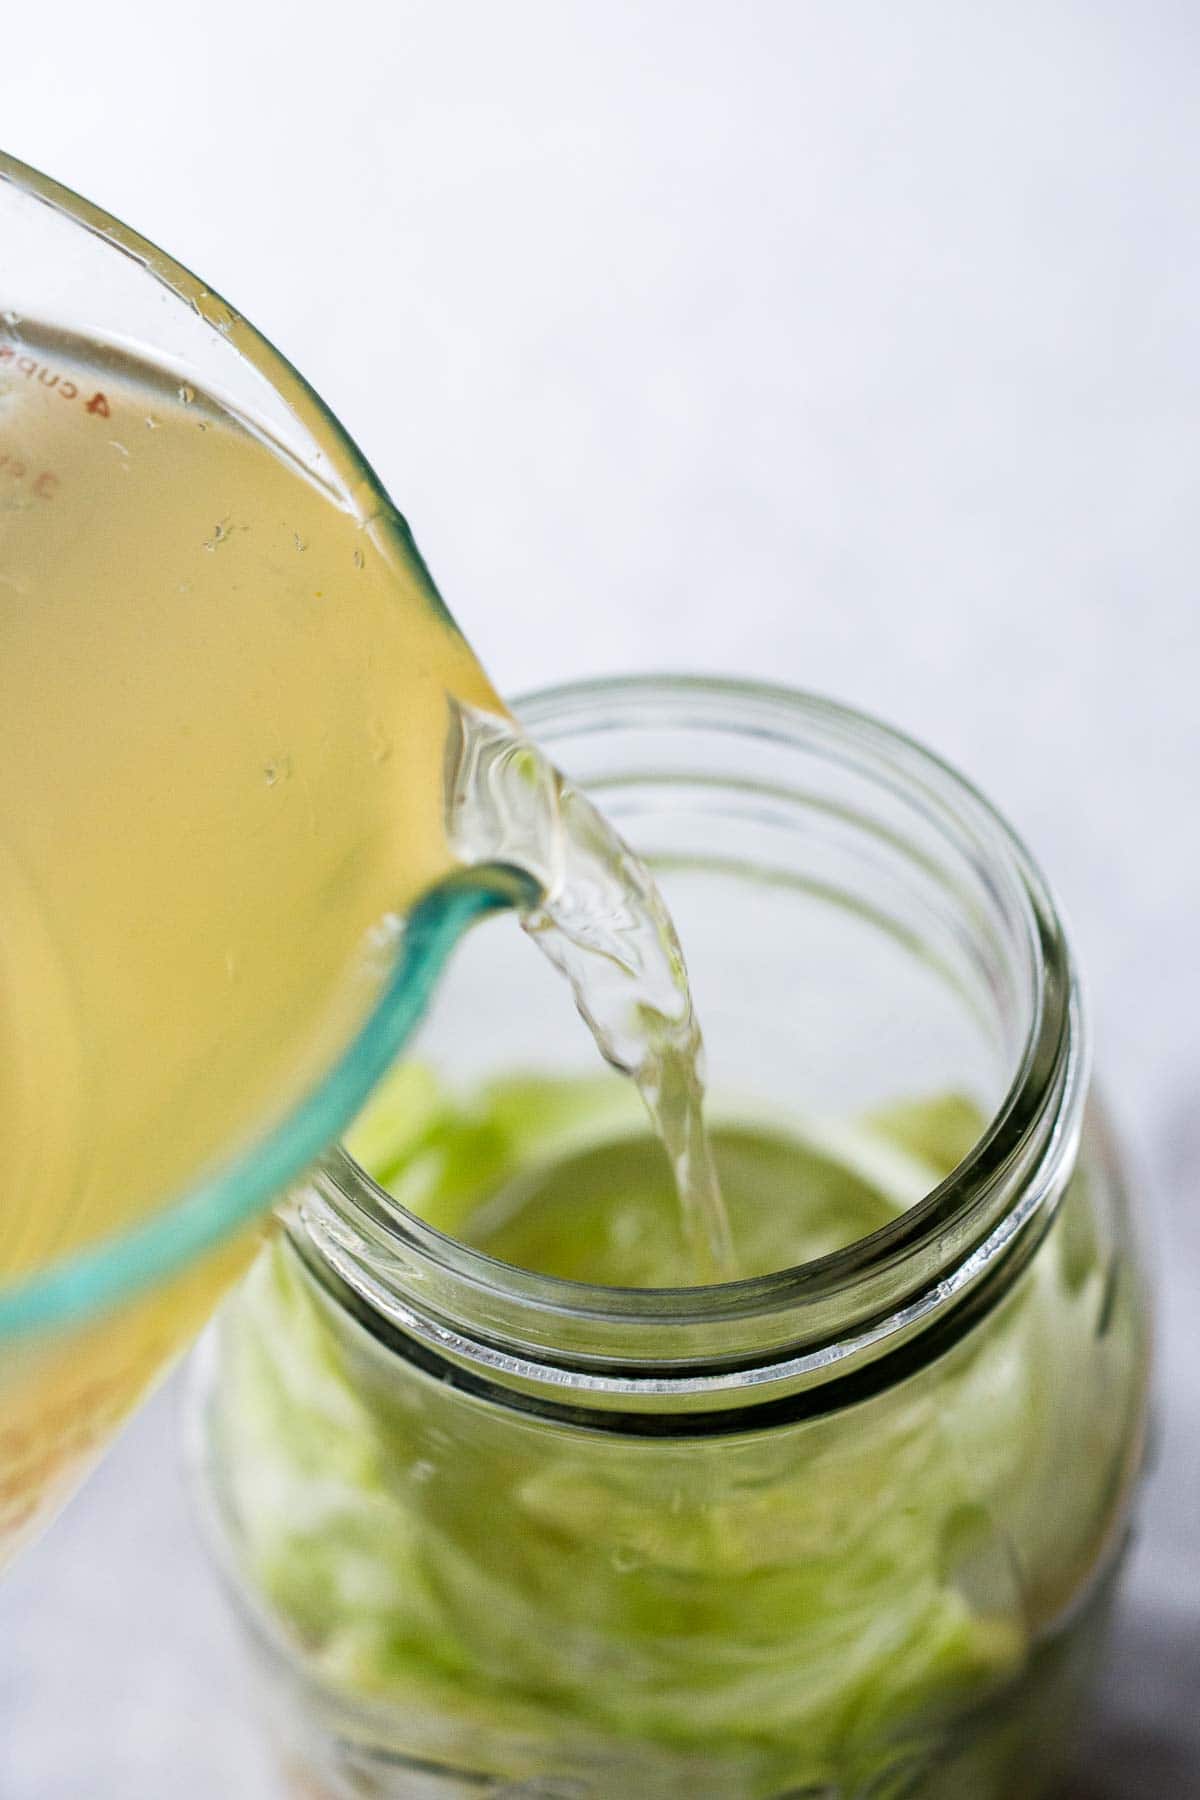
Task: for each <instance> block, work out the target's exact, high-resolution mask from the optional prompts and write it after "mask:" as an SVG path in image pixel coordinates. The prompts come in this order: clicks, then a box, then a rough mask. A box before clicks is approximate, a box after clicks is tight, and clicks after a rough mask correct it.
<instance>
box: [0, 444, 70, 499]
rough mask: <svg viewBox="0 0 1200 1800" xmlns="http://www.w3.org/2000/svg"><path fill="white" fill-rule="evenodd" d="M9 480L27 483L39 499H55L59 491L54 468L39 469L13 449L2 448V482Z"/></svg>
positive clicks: (0, 477) (0, 458)
mask: <svg viewBox="0 0 1200 1800" xmlns="http://www.w3.org/2000/svg"><path fill="white" fill-rule="evenodd" d="M7 481H19V482H23V483H25V484H26V485H27V486H28V487H29V489H30V490H31V492H32V493H33V494H35V495H36V496H37V498H38V499H39V500H53V498H54V496H55V494H56V493H57V491H58V476H57V475H56V474H55V473H54V471H53V470H52V469H39V468H37V467H36V465H31V464H29V463H27V462H25V461H24V460H23V459H22V458H21V457H19V456H14V455H13V453H12V451H11V450H0V483H4V482H7Z"/></svg>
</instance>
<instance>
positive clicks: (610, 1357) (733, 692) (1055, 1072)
mask: <svg viewBox="0 0 1200 1800" xmlns="http://www.w3.org/2000/svg"><path fill="white" fill-rule="evenodd" d="M515 711H516V713H517V716H518V717H519V718H520V719H521V721H522V723H523V725H525V726H526V727H527V728H528V729H529V730H530V732H531V734H535V735H538V736H539V737H541V738H543V739H544V738H546V737H549V738H551V739H553V736H554V733H555V731H556V730H564V731H565V730H567V729H569V731H570V733H571V735H572V737H578V736H581V735H587V734H589V733H597V732H615V731H619V730H621V729H622V728H624V727H628V726H631V725H632V724H633V723H634V721H635V718H636V723H637V725H638V726H639V727H645V726H647V725H652V726H657V727H665V728H672V729H674V728H679V729H683V728H687V727H692V728H699V729H703V730H704V731H706V732H713V731H717V732H726V733H731V734H733V735H736V736H742V737H747V736H750V737H754V738H768V739H774V740H776V741H777V742H782V743H783V744H784V745H785V747H786V745H787V744H788V743H789V742H790V743H792V744H793V745H796V746H798V745H799V744H800V743H801V742H803V743H805V744H806V745H807V746H809V747H810V748H811V747H812V745H813V744H814V743H816V744H817V745H818V746H819V747H820V748H822V749H823V750H826V751H828V752H829V753H830V754H832V755H835V756H837V757H839V758H850V759H852V761H853V764H854V766H855V768H856V769H858V770H859V771H865V772H866V773H867V774H868V775H869V776H871V777H872V778H874V779H877V780H880V781H882V782H884V783H886V784H887V785H888V786H891V787H893V788H895V787H896V785H897V784H898V783H902V784H904V790H905V792H906V793H908V794H915V795H917V796H918V798H919V799H920V801H921V804H922V806H924V807H927V808H929V809H932V810H933V811H934V812H935V813H936V814H937V816H938V818H939V820H940V821H941V822H942V823H943V824H948V825H949V826H951V827H953V828H954V829H955V830H957V832H958V833H959V834H960V836H961V837H962V838H963V840H964V841H966V842H968V843H969V845H970V847H971V853H972V856H973V857H974V859H975V861H976V865H977V867H978V868H979V869H980V870H981V871H982V872H983V873H984V874H985V875H989V874H991V873H996V874H999V873H1000V872H1003V874H1004V875H1005V876H1006V878H1007V880H1008V882H1009V886H1010V889H1011V891H1012V893H1014V894H1016V895H1018V896H1019V898H1020V903H1021V911H1022V915H1023V916H1022V920H1021V924H1022V929H1023V933H1024V939H1025V947H1026V950H1027V952H1028V956H1029V969H1030V973H1031V976H1032V986H1031V1006H1030V1011H1029V1023H1028V1029H1027V1031H1026V1033H1025V1039H1024V1043H1023V1046H1022V1049H1021V1052H1020V1054H1019V1057H1018V1060H1017V1066H1016V1069H1015V1072H1014V1074H1013V1076H1012V1079H1011V1081H1010V1082H1009V1085H1008V1088H1007V1091H1006V1093H1005V1094H1004V1097H1003V1099H1002V1100H1001V1101H1000V1103H999V1104H998V1106H997V1107H996V1108H995V1109H994V1111H993V1113H992V1116H991V1118H990V1119H989V1121H988V1123H987V1125H986V1127H985V1128H984V1130H983V1131H982V1132H981V1134H980V1136H979V1138H978V1139H977V1140H976V1142H975V1144H974V1145H973V1146H972V1148H971V1150H970V1151H969V1153H968V1154H967V1156H966V1157H964V1158H963V1160H962V1161H961V1162H960V1163H959V1164H958V1165H957V1167H956V1168H955V1169H953V1170H952V1171H951V1172H950V1174H949V1175H947V1176H946V1177H945V1179H944V1180H942V1181H941V1182H939V1183H938V1184H937V1186H936V1187H934V1188H933V1189H931V1191H930V1192H929V1193H928V1194H927V1195H926V1196H925V1197H924V1198H923V1199H922V1200H920V1201H918V1202H917V1203H916V1204H914V1205H913V1206H911V1207H910V1208H908V1209H907V1210H906V1211H905V1212H903V1213H901V1214H899V1215H898V1216H897V1217H896V1218H894V1219H893V1220H891V1221H889V1222H888V1223H886V1224H885V1225H883V1226H881V1227H880V1228H878V1229H877V1230H875V1231H873V1232H871V1233H870V1234H868V1235H866V1236H864V1237H862V1238H859V1239H857V1240H855V1241H854V1242H853V1243H851V1244H849V1245H846V1246H844V1247H843V1248H841V1249H837V1250H834V1251H831V1252H829V1253H827V1254H826V1255H823V1256H821V1257H819V1258H816V1259H814V1260H813V1261H810V1262H806V1263H802V1264H799V1265H796V1266H794V1267H790V1268H785V1269H780V1270H775V1271H772V1272H770V1273H769V1274H765V1275H754V1276H749V1277H745V1278H741V1279H739V1280H736V1281H732V1282H725V1283H720V1284H714V1285H710V1286H703V1287H687V1288H617V1287H602V1286H599V1285H593V1284H588V1283H585V1282H579V1281H573V1280H567V1279H564V1278H562V1277H557V1276H548V1275H539V1274H534V1273H532V1272H530V1271H527V1270H523V1269H519V1268H516V1267H514V1266H513V1265H511V1264H507V1263H501V1262H499V1261H497V1260H496V1259H494V1258H493V1257H490V1256H489V1255H487V1254H486V1253H485V1252H483V1251H480V1250H476V1249H473V1248H471V1247H470V1246H468V1245H465V1244H463V1243H461V1242H459V1241H458V1240H455V1239H452V1238H449V1237H447V1236H445V1235H444V1234H443V1233H441V1232H440V1231H438V1230H437V1229H436V1228H435V1227H433V1226H431V1225H429V1224H427V1223H426V1222H425V1221H424V1220H421V1219H420V1218H418V1217H416V1216H415V1215H413V1214H411V1213H408V1212H406V1211H405V1209H403V1208H402V1207H401V1206H400V1205H399V1203H398V1202H396V1201H395V1200H394V1199H392V1198H391V1197H390V1196H389V1195H388V1194H387V1193H386V1192H385V1191H384V1190H383V1189H382V1188H381V1187H379V1186H378V1184H377V1183H375V1182H374V1181H373V1180H372V1178H371V1177H370V1176H369V1175H367V1173H366V1172H365V1171H364V1170H362V1169H361V1168H360V1167H359V1165H358V1164H356V1163H355V1162H354V1161H353V1159H352V1158H351V1157H350V1155H349V1153H348V1152H347V1151H346V1150H345V1149H344V1148H343V1147H342V1146H340V1145H339V1146H336V1147H335V1148H334V1149H333V1150H331V1151H330V1152H329V1153H327V1154H326V1156H325V1157H324V1158H323V1159H322V1161H321V1163H320V1164H319V1165H318V1169H317V1171H316V1172H315V1174H314V1177H313V1180H312V1181H311V1183H309V1184H308V1186H307V1187H306V1188H305V1189H304V1190H302V1192H301V1195H300V1196H299V1197H298V1204H299V1210H300V1213H301V1214H302V1215H303V1221H304V1225H305V1227H306V1229H305V1231H304V1232H303V1233H302V1236H304V1237H308V1238H311V1239H315V1242H316V1243H317V1245H318V1247H319V1248H320V1250H321V1251H322V1255H323V1259H324V1260H325V1261H327V1262H330V1263H332V1264H333V1267H334V1270H335V1272H336V1273H337V1275H338V1276H339V1277H340V1278H341V1280H342V1281H343V1282H345V1283H347V1284H348V1285H349V1287H350V1288H351V1289H352V1290H353V1291H354V1292H356V1293H357V1294H358V1295H359V1298H360V1300H363V1301H365V1302H366V1303H367V1304H368V1305H369V1306H371V1307H373V1308H375V1309H376V1310H378V1311H379V1312H380V1313H381V1314H382V1315H383V1316H384V1317H390V1318H391V1320H392V1322H393V1324H395V1325H398V1326H399V1328H400V1329H401V1330H403V1331H405V1332H411V1331H414V1330H415V1331H416V1333H417V1335H418V1336H423V1337H425V1339H426V1341H427V1343H430V1344H432V1345H434V1346H435V1347H436V1348H438V1350H439V1352H440V1353H441V1354H450V1355H452V1356H453V1357H454V1358H455V1359H458V1358H459V1357H461V1356H466V1358H467V1360H468V1361H472V1360H474V1359H475V1353H476V1352H480V1353H482V1359H483V1361H484V1363H485V1364H486V1365H487V1366H488V1368H489V1369H490V1370H491V1371H492V1373H496V1372H498V1371H499V1372H502V1373H507V1374H509V1375H511V1376H513V1377H514V1378H517V1379H520V1380H522V1381H533V1382H535V1383H537V1382H539V1381H541V1380H542V1379H543V1378H545V1377H547V1376H548V1374H550V1373H551V1371H554V1372H556V1374H555V1376H554V1378H555V1379H557V1380H559V1381H561V1379H562V1375H563V1374H564V1373H567V1374H569V1375H570V1377H571V1379H572V1382H573V1384H574V1385H576V1386H579V1385H582V1386H584V1387H586V1388H588V1389H589V1390H591V1391H592V1392H594V1393H596V1394H598V1395H599V1394H603V1393H606V1392H610V1393H611V1394H612V1395H613V1396H614V1398H616V1397H619V1396H622V1395H628V1394H630V1393H634V1392H642V1391H644V1383H645V1381H646V1379H647V1376H646V1369H647V1367H648V1365H649V1364H650V1363H655V1364H658V1365H660V1370H661V1369H662V1368H665V1367H666V1366H667V1365H669V1367H670V1370H671V1371H672V1373H671V1374H670V1375H669V1376H667V1375H662V1377H661V1385H662V1387H663V1389H664V1391H665V1389H666V1388H668V1387H669V1388H670V1389H671V1390H672V1391H673V1392H675V1393H677V1394H678V1393H681V1392H692V1393H695V1394H696V1395H701V1394H705V1393H710V1392H713V1393H715V1392H720V1391H723V1390H724V1388H725V1387H727V1386H728V1383H729V1378H730V1376H731V1375H734V1376H736V1385H738V1386H739V1387H746V1386H751V1387H753V1386H754V1385H756V1382H757V1381H759V1380H769V1381H771V1382H775V1381H778V1380H779V1379H780V1378H781V1371H782V1370H783V1369H784V1366H785V1365H787V1369H788V1371H790V1373H791V1374H792V1375H794V1376H797V1377H800V1376H809V1377H812V1376H817V1375H819V1374H820V1373H821V1372H822V1371H825V1370H828V1369H832V1368H833V1366H834V1365H837V1366H838V1367H841V1366H843V1365H844V1364H845V1363H846V1361H847V1360H848V1359H849V1360H851V1361H854V1362H859V1361H861V1360H862V1359H863V1358H864V1357H868V1356H870V1355H871V1354H874V1353H876V1352H877V1351H878V1350H879V1349H880V1348H881V1347H884V1346H888V1345H892V1344H895V1343H897V1342H898V1341H899V1340H900V1339H907V1338H910V1337H911V1336H912V1335H913V1334H914V1333H916V1332H918V1331H919V1330H920V1328H921V1326H922V1324H923V1323H924V1322H925V1321H927V1320H928V1319H929V1318H931V1317H932V1316H933V1315H934V1314H935V1313H944V1312H945V1311H946V1310H947V1309H948V1308H950V1307H951V1306H952V1305H953V1304H954V1303H956V1302H957V1301H958V1300H959V1299H961V1298H963V1297H964V1296H965V1295H966V1294H967V1293H968V1292H970V1291H972V1290H974V1289H975V1288H976V1287H977V1286H978V1285H979V1284H980V1282H981V1281H982V1280H983V1278H984V1277H985V1275H992V1274H994V1270H995V1266H996V1264H997V1262H998V1261H1000V1260H1002V1259H1004V1258H1005V1257H1006V1255H1007V1253H1008V1251H1009V1250H1010V1249H1011V1248H1012V1246H1013V1244H1014V1243H1015V1241H1016V1240H1017V1238H1018V1237H1019V1236H1021V1235H1022V1234H1023V1233H1024V1232H1025V1230H1026V1228H1027V1227H1028V1226H1029V1225H1030V1223H1031V1222H1032V1221H1033V1219H1034V1218H1035V1217H1036V1216H1039V1215H1044V1214H1045V1213H1046V1212H1047V1210H1050V1209H1052V1207H1053V1204H1054V1203H1055V1202H1056V1200H1057V1198H1058V1196H1059V1195H1060V1194H1061V1192H1062V1189H1063V1187H1064V1186H1065V1182H1066V1179H1067V1176H1068V1175H1069V1173H1070V1169H1071V1167H1072V1166H1073V1162H1074V1155H1075V1150H1076V1147H1077V1144H1078V1139H1079V1132H1080V1128H1081V1124H1082V1111H1083V1103H1084V1099H1085V1095H1086V1088H1087V1075H1088V1042H1087V1032H1086V1025H1085V1019H1084V1012H1083V1006H1082V999H1081V994H1080V987H1079V979H1078V973H1077V970H1076V968H1075V964H1074V959H1073V957H1072V954H1071V949H1070V944H1069V941H1068V938H1067V933H1066V930H1065V927H1064V925H1063V923H1062V919H1061V915H1060V912H1059V909H1058V907H1057V905H1056V903H1055V901H1054V898H1053V895H1052V893H1051V891H1050V889H1049V887H1048V885H1047V883H1046V881H1045V879H1044V877H1043V876H1042V874H1041V872H1040V870H1039V869H1038V867H1037V865H1036V863H1035V862H1034V860H1033V858H1032V856H1031V855H1030V853H1029V852H1028V850H1027V849H1026V848H1025V846H1024V844H1023V843H1022V841H1021V839H1020V838H1019V837H1018V836H1017V835H1016V833H1015V832H1014V831H1013V830H1012V828H1011V827H1010V826H1009V825H1008V824H1007V822H1006V821H1005V820H1004V819H1003V817H1002V816H1001V815H1000V814H999V813H998V812H997V811H996V809H995V808H994V807H993V806H992V805H991V803H990V802H989V801H988V800H986V799H985V798H984V796H983V795H982V794H981V793H980V792H979V790H978V789H977V788H976V787H975V786H974V785H973V784H972V783H971V782H969V781H968V780H966V779H965V778H964V777H963V776H962V775H960V774H959V773H958V772H957V771H956V770H955V769H953V768H952V767H951V765H950V764H948V763H947V762H945V761H944V760H943V759H942V758H941V757H939V756H937V755H936V754H935V753H934V752H932V751H930V750H927V749H926V748H925V747H924V746H923V745H921V744H919V743H918V742H917V741H916V740H915V739H913V738H912V737H910V736H908V735H907V734H906V733H904V732H902V731H899V730H897V729H896V728H894V727H892V726H890V725H888V724H885V723H884V722H882V721H881V720H878V719H876V718H873V717H871V716H870V715H868V714H865V713H862V712H859V711H857V710H856V709H854V708H851V707H848V706H845V705H842V704H841V703H839V702H837V701H834V700H830V699H827V698H825V697H823V696H819V695H816V694H811V693H806V692H803V691H800V690H794V689H789V688H786V687H782V686H777V685H771V684H767V683H761V682H755V681H745V680H730V679H726V678H717V677H708V676H696V675H687V676H678V675H639V676H634V677H622V676H616V677H602V678H598V679H594V680H589V681H584V682H578V683H568V684H564V685H558V686H554V687H550V688H544V689H541V690H539V691H538V692H536V693H534V694H531V695H530V696H528V697H526V698H525V699H524V700H523V701H518V702H517V703H516V706H515ZM331 1214H332V1215H335V1217H331ZM347 1227H349V1228H350V1231H349V1233H348V1231H347ZM355 1232H358V1233H360V1234H361V1239H360V1242H359V1243H358V1244H357V1245H352V1243H351V1241H350V1239H351V1237H352V1236H353V1234H354V1233H355ZM1039 1235H1040V1234H1039ZM431 1274H433V1275H434V1276H435V1277H436V1278H435V1280H434V1282H433V1286H432V1288H431V1287H430V1286H429V1283H428V1277H429V1276H430V1275H431ZM414 1275H416V1276H418V1277H419V1278H420V1279H419V1283H418V1285H419V1287H420V1289H421V1292H422V1296H423V1298H422V1301H421V1303H420V1304H419V1305H418V1306H417V1307H416V1308H414V1307H413V1306H412V1304H411V1287H410V1286H409V1279H410V1278H411V1277H413V1276H414ZM406 1289H407V1291H406ZM567 1321H569V1322H570V1328H569V1329H567V1328H566V1326H567ZM701 1346H703V1348H702V1347H701ZM668 1351H670V1353H669V1354H668ZM785 1351H786V1352H788V1354H783V1353H784V1352H785ZM751 1362H755V1363H756V1364H757V1365H758V1368H759V1370H760V1373H759V1374H758V1375H756V1374H755V1373H754V1371H753V1370H752V1369H751V1368H750V1366H749V1364H750V1363H751ZM614 1365H617V1366H614Z"/></svg>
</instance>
